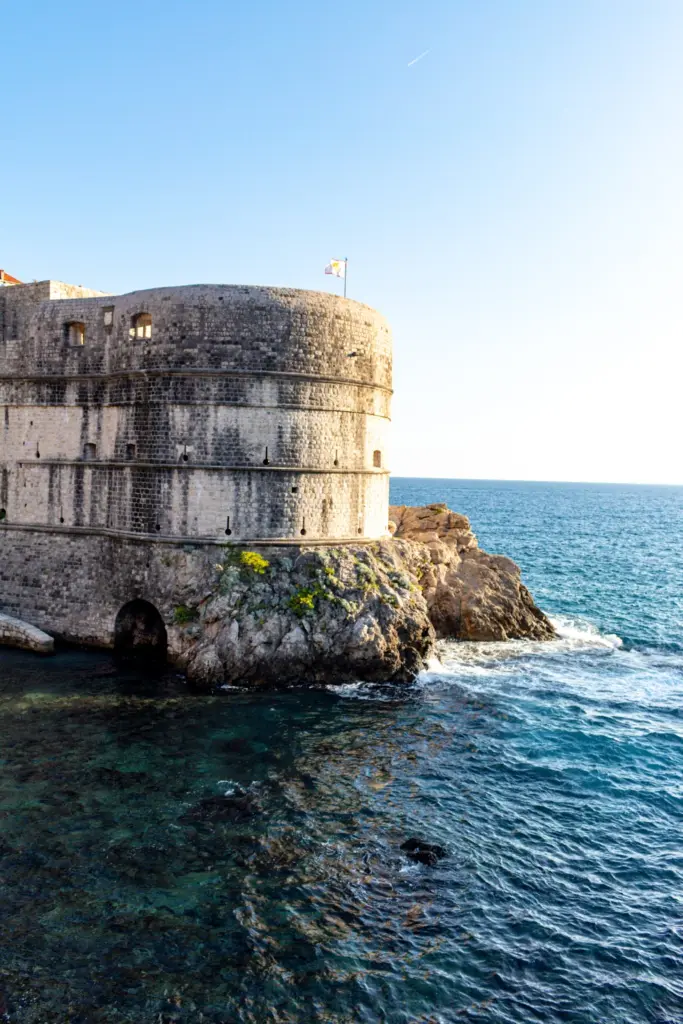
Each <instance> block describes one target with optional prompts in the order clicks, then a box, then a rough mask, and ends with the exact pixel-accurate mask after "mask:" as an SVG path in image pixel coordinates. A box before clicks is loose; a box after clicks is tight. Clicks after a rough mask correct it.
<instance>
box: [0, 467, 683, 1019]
mask: <svg viewBox="0 0 683 1024" xmlns="http://www.w3.org/2000/svg"><path fill="white" fill-rule="evenodd" d="M392 496H393V500H395V501H397V502H406V503H410V504H417V503H424V502H426V501H437V500H443V501H447V502H448V503H449V505H451V507H453V508H456V509H458V510H459V511H464V512H466V513H467V514H468V515H470V517H471V519H472V522H473V526H474V528H475V530H476V532H477V534H478V536H479V539H480V542H481V544H482V546H484V547H485V548H487V549H488V550H490V551H496V550H497V551H501V552H504V553H506V554H509V555H511V556H512V557H515V558H516V559H517V560H518V561H519V562H520V564H522V566H523V567H524V577H525V580H526V582H527V583H528V584H529V586H530V588H531V589H532V592H533V593H534V595H535V596H536V598H537V600H538V601H539V603H540V604H541V605H542V607H544V608H545V609H546V610H547V611H548V612H549V613H550V614H551V615H553V617H554V618H555V619H556V621H557V623H558V625H559V628H560V631H561V637H560V639H559V640H558V641H556V642H554V643H551V644H545V645H541V644H526V643H521V642H519V643H512V644H508V645H479V644H477V645H464V644H462V645H458V644H445V645H444V646H443V649H442V650H441V652H440V661H439V662H435V663H434V664H433V665H432V667H431V669H430V671H429V672H428V673H425V674H424V675H423V676H422V677H421V678H420V679H419V680H418V682H417V683H416V684H415V685H413V686H409V687H394V688H391V687H371V686H367V685H364V684H363V683H362V682H360V683H359V684H357V685H352V686H347V687H342V688H337V689H327V690H318V691H299V692H292V693H285V694H270V695H268V694H262V695H256V696H255V695H251V694H249V693H246V692H243V691H238V690H230V691H225V692H224V693H221V694H219V695H216V696H209V697H207V696H204V697H202V696H193V695H191V694H188V693H187V692H186V690H185V688H184V686H183V682H182V680H181V679H178V678H176V677H175V676H174V675H173V674H169V675H168V676H166V677H163V678H161V679H157V680H144V679H142V678H138V677H136V676H135V675H125V674H121V673H120V672H118V671H117V670H115V669H114V668H113V666H112V664H111V662H110V660H109V658H108V656H107V655H93V654H86V653H81V652H64V653H60V654H59V655H57V657H55V658H53V659H50V660H40V659H37V658H34V657H32V656H29V655H24V654H19V653H16V652H7V651H6V652H3V653H0V758H1V760H0V895H1V896H2V899H1V900H0V935H1V944H0V1020H8V1021H16V1022H25V1024H29V1022H30V1024H39V1022H40V1024H42V1022H59V1024H62V1022H65V1021H72V1022H74V1024H75V1022H91V1021H92V1022H99V1021H103V1022H123V1021H126V1022H128V1021H130V1022H136V1024H137V1022H150V1024H164V1022H170V1021H188V1022H193V1024H194V1022H197V1024H199V1022H202V1021H203V1022H211V1024H219V1022H228V1021H230V1022H232V1021H254V1022H258V1021H274V1022H275V1021H320V1022H351V1021H368V1022H370V1021H386V1022H405V1024H416V1022H425V1024H426V1022H436V1024H440V1022H450V1021H471V1022H475V1021H476V1022H486V1024H508V1022H510V1024H512V1022H515V1024H518V1022H520V1021H546V1022H552V1024H555V1022H558V1024H559V1022H567V1021H569V1022H574V1024H596V1022H609V1024H651V1022H652V1024H674V1022H677V1024H680V1022H682V1021H683V489H680V488H678V489H676V488H644V487H643V488H637V487H630V488H629V487H623V488H617V487H598V486H595V487H592V486H591V487H587V486H578V485H548V484H546V485H542V484H507V483H505V484H502V483H481V482H466V481H465V482H463V481H427V480H425V481H419V480H394V481H393V495H392ZM225 793H229V794H230V793H231V794H233V796H234V799H233V800H232V802H230V803H228V804H227V805H226V804H220V803H218V804H217V803H215V802H213V798H214V797H216V796H219V795H220V794H225ZM415 834H417V835H420V836H424V837H425V838H427V839H431V840H433V841H435V842H438V843H441V844H443V845H444V846H445V847H446V848H447V852H448V855H447V857H446V858H445V859H444V860H442V861H440V862H439V864H438V865H437V866H436V867H433V868H427V867H423V866H420V865H415V864H413V863H411V862H410V861H409V860H407V858H406V856H405V854H403V853H402V852H401V850H400V846H401V843H402V842H403V840H404V839H405V838H406V837H407V836H409V835H415Z"/></svg>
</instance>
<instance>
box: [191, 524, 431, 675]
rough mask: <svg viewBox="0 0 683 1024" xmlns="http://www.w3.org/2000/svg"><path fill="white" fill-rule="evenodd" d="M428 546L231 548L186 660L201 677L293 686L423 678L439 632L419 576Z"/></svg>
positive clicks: (199, 611) (197, 616) (195, 613)
mask: <svg viewBox="0 0 683 1024" xmlns="http://www.w3.org/2000/svg"><path fill="white" fill-rule="evenodd" d="M425 568H426V559H425V549H423V548H422V546H421V545H415V544H409V543H407V542H403V541H394V540H385V541H377V542H375V543H373V544H366V545H358V546H354V547H346V546H345V547H339V548H311V549H300V550H297V551H294V552H292V553H290V552H287V553H286V554H276V555H274V556H273V555H272V554H271V553H270V552H269V551H266V552H265V553H264V554H259V553H258V552H255V551H241V552H240V551H238V550H236V549H228V550H226V552H225V555H224V559H223V561H222V562H220V563H218V564H217V565H216V566H215V573H216V579H215V586H214V587H213V589H212V592H211V594H210V595H209V596H208V598H206V599H205V600H203V601H202V602H201V604H200V605H199V607H197V608H196V609H192V612H191V614H188V615H187V624H186V626H185V628H184V630H182V632H184V634H185V638H184V642H182V643H181V647H182V649H183V653H182V655H181V659H180V661H181V664H182V665H183V667H184V668H185V671H186V673H187V676H188V679H189V680H190V681H191V682H194V683H196V684H201V685H207V684H220V683H225V682H227V683H235V682H239V683H251V684H254V685H268V686H272V685H275V686H286V685H291V684H296V683H316V682H325V683H340V682H353V681H355V680H358V679H363V680H368V681H379V682H390V681H396V682H399V681H406V680H410V679H412V678H414V676H415V675H416V674H417V673H418V672H419V671H420V669H421V668H422V667H423V666H424V664H425V659H426V658H427V656H428V655H429V652H430V651H431V649H432V647H433V644H434V640H435V633H434V628H433V626H432V624H431V622H430V620H429V614H428V611H427V605H426V602H425V599H424V597H423V595H422V591H421V590H420V587H419V584H418V579H419V576H420V575H421V573H422V571H424V569H425Z"/></svg>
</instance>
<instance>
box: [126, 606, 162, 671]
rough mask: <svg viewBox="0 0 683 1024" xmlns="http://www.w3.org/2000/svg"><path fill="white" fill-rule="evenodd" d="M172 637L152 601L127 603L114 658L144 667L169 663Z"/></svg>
mask: <svg viewBox="0 0 683 1024" xmlns="http://www.w3.org/2000/svg"><path fill="white" fill-rule="evenodd" d="M167 648H168V638H167V636H166V627H165V626H164V620H163V619H162V618H161V615H160V614H159V612H158V611H157V609H156V608H155V607H154V605H153V604H150V603H149V601H142V600H139V599H138V600H135V601H129V602H128V604H124V606H123V608H122V609H121V610H120V612H119V613H118V615H117V616H116V623H115V625H114V657H115V658H116V660H117V661H119V662H124V663H128V662H135V663H137V664H143V665H150V666H153V665H163V664H165V663H166V651H167Z"/></svg>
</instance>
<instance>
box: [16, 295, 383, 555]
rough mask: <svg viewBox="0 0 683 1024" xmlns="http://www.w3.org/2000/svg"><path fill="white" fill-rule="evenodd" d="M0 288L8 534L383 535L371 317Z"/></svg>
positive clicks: (336, 304) (377, 319) (335, 302)
mask: <svg viewBox="0 0 683 1024" xmlns="http://www.w3.org/2000/svg"><path fill="white" fill-rule="evenodd" d="M26 287H27V288H29V287H32V286H26ZM4 291H5V292H7V293H8V297H7V300H6V306H7V307H8V308H7V309H6V310H5V323H6V324H7V323H12V324H13V325H15V326H14V327H13V328H12V330H10V331H9V334H8V331H7V330H5V338H4V344H3V346H0V370H2V373H3V374H4V376H5V387H6V389H9V391H8V395H7V398H8V399H9V400H8V402H7V405H8V408H9V411H8V413H7V422H6V430H5V435H6V436H5V440H6V453H5V455H4V456H3V465H4V474H5V475H4V497H3V507H4V510H5V518H6V522H7V524H8V525H9V524H17V525H19V524H21V525H25V526H27V527H29V528H30V526H38V527H41V528H42V529H45V528H46V527H47V528H51V529H53V530H55V531H62V530H63V531H69V530H74V529H76V530H78V532H79V533H81V532H85V533H87V532H101V533H107V534H109V535H116V534H119V535H128V536H130V535H135V536H137V537H145V536H148V537H150V538H151V537H154V538H155V539H158V540H168V541H173V540H176V541H180V542H182V541H186V540H189V541H193V542H198V541H199V542H201V541H205V542H210V541H214V542H215V541H219V540H220V541H222V542H225V541H226V539H227V540H232V541H236V542H249V543H295V544H308V543H311V542H328V543H330V542H333V543H339V542H344V541H356V542H357V541H358V540H359V539H363V538H377V537H381V536H384V535H385V534H386V532H387V510H388V488H389V470H388V434H389V415H390V399H391V336H390V332H389V329H388V326H387V324H386V322H385V321H384V319H383V318H382V317H381V316H379V314H377V313H376V312H375V311H374V310H372V309H370V308H369V307H367V306H364V305H362V304H360V303H358V302H354V301H352V300H346V299H342V298H339V297H337V296H334V295H329V294H324V293H319V292H307V291H297V290H293V289H281V288H256V287H239V286H227V285H192V286H187V287H179V288H155V289H150V290H146V291H138V292H132V293H129V294H127V295H120V296H93V294H92V293H89V295H84V296H78V295H77V296H76V297H73V298H62V297H61V293H60V297H59V298H55V297H52V295H50V296H49V297H48V298H47V299H46V298H45V297H43V296H42V295H41V296H38V295H36V299H35V300H33V301H28V300H29V298H30V296H29V295H28V293H26V294H22V291H23V290H22V288H21V287H17V288H14V289H11V290H10V289H5V290H4ZM10 291H11V292H12V294H11V296H10V294H9V293H10ZM10 306H11V307H12V308H11V309H10V308H9V307H10ZM17 325H18V326H17ZM12 378H14V381H15V387H14V388H12V384H11V381H12Z"/></svg>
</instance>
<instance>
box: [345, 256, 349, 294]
mask: <svg viewBox="0 0 683 1024" xmlns="http://www.w3.org/2000/svg"><path fill="white" fill-rule="evenodd" d="M348 273H349V257H348V256H345V257H344V298H346V278H347V277H348Z"/></svg>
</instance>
